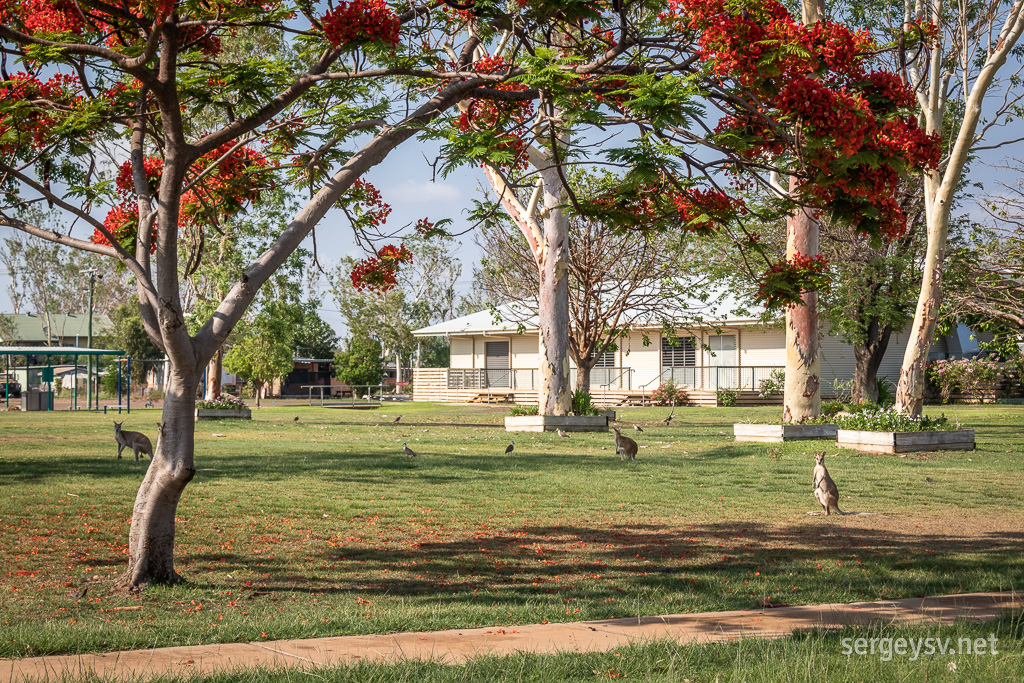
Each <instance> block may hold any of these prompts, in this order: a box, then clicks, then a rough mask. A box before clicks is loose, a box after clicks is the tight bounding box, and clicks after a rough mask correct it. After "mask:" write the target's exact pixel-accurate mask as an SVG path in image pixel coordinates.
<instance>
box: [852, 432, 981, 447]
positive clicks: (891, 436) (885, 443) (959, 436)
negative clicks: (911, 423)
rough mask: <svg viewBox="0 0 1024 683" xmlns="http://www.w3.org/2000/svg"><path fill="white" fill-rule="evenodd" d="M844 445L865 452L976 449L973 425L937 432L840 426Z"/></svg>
mask: <svg viewBox="0 0 1024 683" xmlns="http://www.w3.org/2000/svg"><path fill="white" fill-rule="evenodd" d="M836 445H837V446H839V447H840V448H852V449H854V450H857V451H863V452H865V453H910V452H916V451H973V450H974V430H973V429H948V430H944V431H935V432H867V431H861V430H858V429H840V430H839V434H838V435H837V436H836Z"/></svg>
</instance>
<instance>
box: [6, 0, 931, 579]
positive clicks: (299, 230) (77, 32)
mask: <svg viewBox="0 0 1024 683" xmlns="http://www.w3.org/2000/svg"><path fill="white" fill-rule="evenodd" d="M254 32H259V34H260V36H261V38H260V40H263V41H268V42H269V43H270V44H271V46H275V47H277V46H279V47H280V49H270V50H266V51H261V50H254V51H250V50H228V49H225V46H226V45H230V41H232V40H235V39H236V38H238V37H239V36H249V35H251V34H252V33H254ZM873 49H875V46H874V45H872V44H871V42H870V41H869V40H868V39H867V38H866V37H864V36H862V35H861V34H858V33H857V32H853V31H850V30H848V29H846V28H845V27H842V26H840V25H838V24H831V23H828V22H821V23H819V24H816V25H815V26H813V27H807V26H802V25H800V23H799V22H797V21H795V20H793V19H792V18H790V16H789V14H788V13H787V12H786V10H785V9H784V8H783V7H782V5H779V4H777V3H775V2H773V1H772V0H753V1H750V2H744V3H742V4H740V3H735V2H729V3H726V2H724V0H721V1H715V0H684V1H683V2H678V1H677V0H668V1H667V2H621V1H619V0H616V1H615V2H612V3H610V4H609V3H607V2H603V1H594V0H573V1H570V2H555V1H554V0H517V2H509V3H496V2H493V0H479V1H478V2H475V3H472V4H462V3H458V2H455V0H448V2H447V3H445V2H436V1H433V0H427V1H421V0H414V1H413V2H412V3H411V4H410V3H406V2H396V3H394V4H389V3H388V2H386V0H351V1H350V2H346V1H342V2H338V3H333V4H330V3H329V4H328V5H327V6H326V7H324V6H321V7H320V8H314V7H313V6H311V5H309V4H306V3H291V2H271V1H269V0H268V1H265V2H254V1H253V0H234V1H233V2H223V0H204V1H203V2H196V1H194V0H156V1H151V0H142V2H134V1H133V2H126V1H124V0H110V1H104V0H79V1H78V2H74V3H72V2H66V1H65V0H0V54H2V60H0V78H2V81H0V192H2V193H3V194H2V198H0V224H2V225H6V226H9V227H12V228H14V229H17V230H21V231H23V232H26V233H29V234H32V235H36V236H38V237H41V238H43V239H47V240H50V241H52V242H56V243H59V244H63V245H65V246H67V247H70V248H75V249H81V250H84V251H91V252H93V253H97V254H101V255H104V256H107V257H110V258H113V259H116V260H117V261H119V262H120V263H121V264H122V265H123V266H124V268H126V269H127V270H128V271H129V272H131V274H132V275H133V276H134V278H135V281H136V283H137V290H138V299H139V305H140V310H141V315H142V320H143V323H144V325H145V328H146V331H147V333H148V335H149V336H150V338H151V339H152V340H153V342H154V343H155V344H156V345H157V346H158V347H159V348H160V349H161V350H162V351H164V352H165V353H166V354H167V356H168V357H169V359H170V372H169V378H168V384H167V394H166V400H165V403H164V408H163V418H162V425H163V426H162V432H161V435H160V439H159V443H158V447H157V451H156V453H155V455H154V458H153V461H152V462H151V464H150V466H149V469H148V471H147V473H146V476H145V478H144V480H143V481H142V484H141V485H140V487H139V491H138V494H137V496H136V499H135V505H134V509H133V513H132V521H131V528H130V531H129V543H128V547H129V552H128V565H127V567H126V569H125V571H124V573H123V574H122V576H121V577H120V579H119V582H118V583H119V586H121V587H123V588H125V589H129V590H132V589H137V588H139V587H142V586H144V585H146V584H147V583H150V582H174V581H177V580H179V579H180V577H179V575H178V573H177V572H176V570H175V567H174V535H175V525H174V519H175V514H176V510H177V504H178V500H179V499H180V496H181V494H182V492H183V490H184V489H185V487H186V486H187V484H188V482H189V481H190V480H191V479H192V477H193V476H194V473H195V465H194V441H193V434H194V418H193V408H194V405H195V396H196V392H197V390H198V388H199V387H198V385H199V382H200V378H201V375H202V371H203V368H204V366H205V365H206V364H207V363H208V362H209V360H210V358H211V357H212V355H213V354H214V352H215V351H216V349H217V348H219V347H220V346H221V344H222V343H223V342H224V340H225V338H226V337H227V335H228V334H230V332H231V331H232V329H233V327H234V326H235V325H236V323H238V321H239V320H240V319H241V318H242V316H243V315H244V313H245V311H246V309H247V308H248V307H249V306H250V304H251V303H252V302H253V300H254V298H255V297H256V294H257V292H258V290H259V289H260V287H261V286H262V285H263V284H264V283H265V282H266V281H267V280H268V279H269V278H270V277H271V275H273V273H274V272H275V271H276V270H277V269H278V268H279V267H281V265H282V264H284V263H285V261H286V260H287V259H288V257H289V256H290V255H291V254H292V253H294V251H295V250H296V249H297V248H298V246H299V244H300V243H301V242H302V241H303V240H304V239H305V238H306V237H307V236H309V235H310V234H311V233H313V231H314V228H315V227H316V226H317V224H318V223H319V222H320V220H321V219H322V218H323V217H324V216H325V214H326V213H327V212H328V210H330V209H331V208H332V207H334V206H340V207H342V208H344V209H346V210H347V211H348V213H349V215H350V216H351V217H352V218H353V228H354V229H355V230H356V236H357V238H358V239H360V240H365V241H370V240H372V238H373V237H374V236H375V235H378V236H379V230H380V225H381V223H383V220H384V219H385V218H386V214H384V212H383V211H382V210H381V209H380V206H381V201H380V198H379V193H377V192H376V190H375V189H374V188H373V187H372V185H370V184H369V183H367V182H365V181H363V180H361V176H362V175H363V174H364V173H365V172H366V171H367V170H368V169H370V168H372V167H373V166H374V165H376V164H378V163H380V162H381V161H382V160H383V159H384V158H385V157H386V156H387V155H388V154H389V153H390V152H391V151H393V150H394V149H395V148H397V147H398V146H399V145H401V144H402V143H404V142H406V141H408V140H410V139H412V138H414V137H415V136H417V135H418V134H421V133H426V132H429V133H430V134H432V135H443V136H445V137H446V139H448V141H449V143H448V144H449V150H448V151H449V152H450V153H452V154H454V155H455V156H457V157H463V158H471V159H477V160H482V161H483V162H484V163H485V164H486V165H487V167H488V168H489V169H490V171H489V172H493V173H494V175H495V177H498V178H501V182H503V183H510V182H511V183H516V184H520V181H519V180H517V178H516V176H517V174H520V173H521V172H522V171H523V169H525V168H527V167H528V166H532V168H533V169H534V171H535V176H536V177H539V178H540V183H539V184H535V183H534V182H533V178H530V179H527V184H528V185H529V186H531V187H538V188H539V189H538V190H537V191H536V194H535V195H534V196H533V197H532V198H531V200H530V201H529V202H528V205H527V206H525V207H522V209H523V210H522V211H521V217H522V220H523V221H525V222H526V224H527V227H528V228H529V229H530V230H531V235H530V236H529V237H528V239H530V238H533V239H535V240H536V250H535V255H536V257H537V261H538V267H540V268H542V269H543V272H544V275H543V276H542V278H541V280H542V285H541V287H542V291H541V295H542V299H544V300H546V301H548V302H549V303H547V304H544V303H542V306H541V328H542V335H548V336H549V338H550V341H549V342H546V344H547V345H546V347H545V348H546V351H545V360H544V362H545V363H546V364H547V365H548V366H549V368H550V369H551V373H550V377H551V381H550V382H549V385H550V386H551V387H552V390H551V391H549V392H548V394H549V396H550V397H551V398H550V399H549V400H547V401H546V402H545V411H544V412H554V413H558V412H564V410H565V408H566V406H567V403H566V400H567V388H568V372H567V371H568V363H567V362H566V360H565V358H566V355H565V346H566V334H565V332H564V330H565V327H566V320H567V318H566V313H567V309H566V306H567V304H566V303H565V302H566V297H565V296H564V292H565V284H566V278H565V269H566V260H565V257H566V250H567V248H568V243H567V239H566V237H565V235H566V234H567V232H566V231H565V212H564V210H563V207H564V205H565V204H566V202H571V201H575V199H574V193H573V190H572V188H571V186H570V185H569V184H568V183H567V182H566V181H565V177H566V174H565V165H566V164H568V163H573V162H574V161H576V160H578V159H580V148H579V146H578V145H577V144H575V141H576V137H575V136H577V134H578V133H577V131H578V130H580V129H581V127H585V126H598V125H600V126H604V125H608V126H620V127H625V126H630V127H631V130H633V131H635V135H634V136H633V137H632V138H630V139H629V140H628V141H627V143H626V144H624V145H620V146H619V147H618V149H614V148H608V149H606V150H605V155H606V158H607V160H608V161H609V162H610V163H615V164H619V165H621V166H624V167H625V169H626V170H625V175H624V177H625V182H624V183H623V184H622V185H621V186H620V187H618V188H616V189H615V191H613V192H609V193H608V195H607V196H606V197H602V198H598V200H597V201H595V202H592V203H591V206H590V207H589V210H590V211H592V212H594V213H603V214H605V215H607V216H612V217H620V218H622V219H623V221H624V223H623V224H624V225H627V226H629V227H633V228H635V229H655V228H656V229H668V228H669V226H678V225H679V224H680V223H681V224H682V225H683V228H684V229H685V230H689V231H696V232H699V231H706V230H712V229H714V228H715V226H717V225H718V224H719V223H720V222H721V221H724V220H727V219H729V218H730V217H732V216H735V215H737V214H738V213H739V212H740V210H741V207H739V205H738V204H737V202H736V201H735V200H733V199H731V198H730V197H728V196H727V194H726V193H725V192H724V191H722V189H721V188H719V187H717V186H716V185H715V184H714V182H712V181H708V180H706V178H707V177H708V176H714V171H716V170H719V169H724V170H727V171H728V172H731V173H733V174H734V175H735V177H736V179H742V178H744V177H746V175H747V172H748V171H750V170H763V169H766V168H767V167H768V166H769V165H771V164H774V165H776V166H779V165H781V166H782V170H784V171H785V172H786V173H787V174H791V175H794V176H795V177H797V178H798V182H799V183H800V184H801V187H802V188H803V189H804V191H803V192H802V195H801V196H802V198H803V200H804V201H807V202H810V203H815V204H818V205H821V206H822V207H827V208H829V209H830V210H832V211H833V212H835V213H837V214H838V215H842V216H844V217H846V218H847V219H849V220H850V221H851V222H853V223H854V224H856V225H857V226H858V228H859V229H861V230H862V231H865V232H869V233H872V234H880V233H881V231H882V230H881V228H880V227H879V226H881V225H897V226H898V225H899V222H898V221H895V222H894V221H891V220H887V221H884V222H883V221H880V220H879V215H880V214H884V213H885V212H887V211H890V210H891V208H892V207H890V206H888V205H887V204H886V202H885V198H886V197H887V196H891V195H892V194H893V193H890V192H888V191H887V190H888V189H889V187H890V186H891V185H892V184H893V183H895V182H896V179H897V178H898V177H899V175H900V174H901V173H903V172H904V170H905V168H906V167H907V166H909V165H912V164H915V163H922V161H927V159H926V158H924V159H922V157H927V150H929V149H930V141H929V139H928V138H927V137H925V136H923V134H921V133H920V129H918V128H917V127H916V126H915V125H913V122H912V121H911V120H910V119H909V118H908V117H907V116H906V115H904V113H903V110H902V109H901V106H902V104H903V100H904V99H906V95H905V92H904V88H903V86H902V84H901V83H900V81H899V79H898V78H896V77H894V76H892V75H891V74H886V73H882V72H875V71H871V70H870V68H871V61H870V54H871V52H872V50H873ZM697 100H700V102H701V103H704V104H705V105H706V106H708V107H709V108H710V109H711V110H713V111H718V112H719V113H720V114H721V121H720V123H719V124H718V126H717V128H716V129H715V130H708V129H706V120H707V118H708V116H706V115H705V112H704V111H702V110H701V109H700V106H699V105H698V104H697ZM448 112H452V113H451V114H449V113H448ZM452 131H454V132H452ZM698 146H703V149H704V150H711V151H713V152H715V151H717V152H720V154H717V155H713V156H716V157H717V160H711V161H709V160H708V159H707V158H705V157H702V156H701V155H700V154H698V153H696V152H695V149H696V148H697V147H698ZM922 150H923V151H922ZM276 187H290V188H296V187H301V188H302V190H303V194H307V193H308V194H307V196H308V198H307V199H306V200H304V201H303V202H301V203H300V206H299V209H298V210H297V211H296V212H295V213H294V214H293V215H291V216H290V218H289V219H288V220H286V221H284V222H283V223H282V225H281V226H280V228H279V230H278V231H277V232H276V233H275V234H274V235H272V236H271V238H270V241H269V245H268V246H267V247H266V248H265V249H264V250H263V251H262V252H261V253H260V254H259V255H258V256H257V257H256V258H254V259H252V260H251V262H249V263H248V264H246V265H245V267H244V268H243V269H242V270H241V274H240V275H238V277H237V278H236V279H235V280H234V282H233V283H232V284H231V286H230V287H227V288H226V294H225V295H224V296H223V298H222V299H221V301H220V303H219V304H218V305H216V307H215V308H214V310H213V311H212V312H211V313H210V314H209V316H208V317H207V318H206V320H205V321H204V322H202V324H201V325H200V326H199V327H198V329H196V330H194V333H190V331H189V327H188V326H187V325H186V320H185V314H184V311H183V306H182V295H181V293H182V283H181V278H182V277H184V276H188V275H189V274H190V273H191V272H193V271H194V269H195V268H198V267H199V265H200V264H201V263H202V261H203V257H204V252H205V245H206V244H207V242H208V238H210V237H211V236H214V235H216V234H217V233H218V231H219V230H220V229H221V226H222V225H223V224H224V222H225V221H228V220H230V219H231V218H232V217H233V216H236V215H238V214H239V213H240V212H243V211H252V210H258V209H259V208H260V206H261V204H262V203H263V202H265V201H267V200H266V197H267V196H268V195H270V194H272V193H270V192H268V191H269V190H270V189H272V188H276ZM499 196H501V197H502V198H503V200H505V199H506V197H505V194H504V193H502V192H499ZM507 199H508V203H509V205H510V206H511V207H512V208H513V209H515V210H519V207H517V206H515V204H514V203H512V201H511V195H509V196H508V197H507ZM41 202H46V203H48V204H51V205H52V206H53V207H55V209H56V210H57V211H59V212H61V215H62V216H63V217H64V219H65V223H64V225H65V226H66V228H63V229H61V230H51V229H47V228H44V227H42V226H40V225H36V224H34V223H32V221H31V219H30V218H28V217H29V216H31V215H32V208H33V206H34V205H36V204H39V203H41ZM583 208H586V207H583ZM792 208H793V207H792V206H789V207H787V210H792ZM538 225H540V227H541V230H539V231H538V230H535V229H534V228H535V227H536V226H538ZM798 256H799V258H791V259H789V260H787V261H784V262H780V263H778V264H774V265H772V266H771V267H769V268H767V269H766V270H765V285H764V290H763V293H764V297H765V298H766V299H767V300H769V301H770V302H772V303H781V304H787V303H795V302H796V301H797V300H798V299H799V296H798V293H799V290H800V289H801V288H802V287H803V286H804V285H805V284H806V283H807V282H808V281H809V278H812V277H813V276H814V274H815V272H816V266H815V263H816V261H815V259H814V255H812V254H802V255H798ZM409 258H410V252H409V250H408V249H406V248H405V247H404V246H403V245H391V244H389V245H385V246H382V247H380V248H379V249H377V250H376V253H375V255H374V256H372V257H370V258H368V259H367V260H365V261H364V262H363V263H361V264H360V265H359V266H358V267H357V268H356V270H355V271H354V272H353V274H352V278H353V283H354V284H355V285H357V286H369V287H375V288H379V289H387V288H388V287H390V286H393V284H394V282H395V279H396V273H397V270H398V268H400V266H401V265H402V264H404V263H407V262H408V261H409ZM545 288H546V289H545ZM794 291H796V292H797V295H796V296H794V295H793V292H794Z"/></svg>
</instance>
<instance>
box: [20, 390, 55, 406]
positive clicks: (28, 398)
mask: <svg viewBox="0 0 1024 683" xmlns="http://www.w3.org/2000/svg"><path fill="white" fill-rule="evenodd" d="M49 398H50V397H49V392H46V391H38V390H36V389H29V390H28V391H23V392H21V409H22V410H48V409H49V408H50V401H49Z"/></svg>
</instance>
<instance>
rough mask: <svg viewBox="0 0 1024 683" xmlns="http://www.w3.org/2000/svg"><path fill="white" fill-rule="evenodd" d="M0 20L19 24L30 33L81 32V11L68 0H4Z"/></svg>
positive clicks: (0, 7) (0, 8)
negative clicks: (53, 0)
mask: <svg viewBox="0 0 1024 683" xmlns="http://www.w3.org/2000/svg"><path fill="white" fill-rule="evenodd" d="M13 20H17V22H15V21H13ZM0 22H3V23H4V24H15V25H17V24H20V28H23V29H24V30H25V32H26V33H28V34H30V35H39V34H43V35H49V34H54V33H76V34H77V33H81V32H82V13H81V12H79V10H78V7H76V6H75V3H74V2H69V1H68V0H57V1H56V2H51V1H50V0H21V1H20V2H17V1H15V0H4V1H3V2H2V3H0Z"/></svg>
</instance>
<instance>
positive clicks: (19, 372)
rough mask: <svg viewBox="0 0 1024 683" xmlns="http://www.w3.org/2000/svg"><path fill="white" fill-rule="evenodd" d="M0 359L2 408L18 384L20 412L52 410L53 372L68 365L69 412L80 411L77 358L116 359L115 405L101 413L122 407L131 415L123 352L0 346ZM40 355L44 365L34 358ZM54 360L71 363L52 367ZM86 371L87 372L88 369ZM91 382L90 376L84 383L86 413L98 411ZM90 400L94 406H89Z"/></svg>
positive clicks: (127, 362)
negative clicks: (20, 360)
mask: <svg viewBox="0 0 1024 683" xmlns="http://www.w3.org/2000/svg"><path fill="white" fill-rule="evenodd" d="M0 356H3V359H4V361H3V362H4V378H3V381H2V382H0V386H2V387H3V394H4V399H3V400H4V408H5V409H10V407H11V398H12V397H11V394H12V393H16V391H14V390H13V387H14V386H15V385H17V384H20V385H21V396H20V400H21V406H20V407H21V409H22V410H53V409H54V408H53V394H54V371H55V369H56V368H60V367H64V366H67V365H70V366H71V367H72V368H73V369H74V375H73V376H74V382H73V385H74V386H73V389H72V399H71V410H80V408H79V406H78V359H79V358H80V357H83V356H84V357H85V358H87V359H91V358H98V357H100V356H117V363H116V364H117V405H116V406H104V411H105V410H106V408H109V407H116V408H117V409H118V412H121V409H122V407H123V408H125V409H126V410H127V411H128V412H129V413H130V412H131V405H132V403H131V362H130V361H131V358H130V357H129V356H126V355H125V352H124V351H119V350H114V349H91V348H86V347H80V346H0ZM22 356H24V357H25V364H24V365H23V366H19V365H18V364H17V359H18V358H20V357H22ZM41 356H45V357H46V363H45V364H41V363H39V360H38V359H39V357H41ZM55 357H57V358H68V357H70V358H71V359H72V360H71V363H70V364H69V363H63V362H62V363H57V364H55V363H54V362H53V359H54V358H55ZM12 358H13V359H14V360H15V363H14V365H13V366H12V365H11V359H12ZM90 365H91V364H90ZM122 367H123V370H122ZM87 372H90V373H91V369H90V370H88V371H87ZM122 372H123V375H122ZM22 380H23V381H22ZM91 380H92V377H91V375H90V381H89V382H88V383H87V386H89V387H90V390H89V391H87V395H86V410H99V409H100V401H99V387H98V386H96V387H95V391H93V390H91V387H92V386H93V385H94V384H98V382H93V381H91ZM122 380H124V381H122ZM122 387H123V389H122ZM93 394H95V395H93ZM16 398H17V397H16ZM94 399H95V405H93V400H94ZM122 402H123V403H122Z"/></svg>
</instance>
